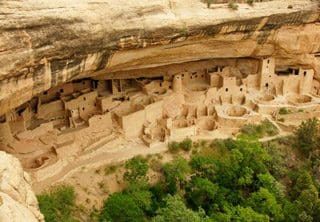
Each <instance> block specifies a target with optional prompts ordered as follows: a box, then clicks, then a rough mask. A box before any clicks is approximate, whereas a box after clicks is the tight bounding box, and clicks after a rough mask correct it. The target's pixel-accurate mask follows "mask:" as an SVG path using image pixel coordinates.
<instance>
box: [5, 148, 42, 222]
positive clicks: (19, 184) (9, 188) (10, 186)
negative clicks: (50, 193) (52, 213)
mask: <svg viewBox="0 0 320 222" xmlns="http://www.w3.org/2000/svg"><path fill="white" fill-rule="evenodd" d="M29 183H30V178H29V175H28V174H27V173H25V172H24V171H23V169H22V167H21V164H20V162H19V161H18V160H17V159H16V158H15V157H13V156H11V155H9V154H6V153H5V152H2V151H0V222H9V221H10V222H22V221H23V222H37V221H44V220H43V216H42V214H41V213H40V211H39V207H38V202H37V199H36V197H35V195H34V193H33V191H32V189H31V186H30V184H29Z"/></svg>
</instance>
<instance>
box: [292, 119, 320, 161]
mask: <svg viewBox="0 0 320 222" xmlns="http://www.w3.org/2000/svg"><path fill="white" fill-rule="evenodd" d="M294 135H295V139H294V141H295V142H294V144H293V146H294V147H295V148H297V149H298V150H299V151H300V153H301V154H302V155H303V156H305V157H307V158H309V159H311V158H317V157H318V156H319V151H320V128H319V120H317V119H315V118H314V119H309V120H307V121H306V122H302V123H301V125H300V126H299V127H298V129H297V130H296V131H295V133H294Z"/></svg>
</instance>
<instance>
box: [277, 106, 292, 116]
mask: <svg viewBox="0 0 320 222" xmlns="http://www.w3.org/2000/svg"><path fill="white" fill-rule="evenodd" d="M278 113H279V114H280V115H286V114H290V113H291V110H288V109H287V108H285V107H282V108H280V109H279V112H278Z"/></svg>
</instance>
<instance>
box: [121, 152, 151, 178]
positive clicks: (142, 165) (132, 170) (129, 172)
mask: <svg viewBox="0 0 320 222" xmlns="http://www.w3.org/2000/svg"><path fill="white" fill-rule="evenodd" d="M125 168H126V172H125V173H124V175H123V177H124V179H125V180H126V181H128V182H129V183H137V182H145V181H147V177H146V175H147V172H148V169H149V165H148V161H147V160H146V159H145V158H143V157H141V156H136V157H134V158H132V159H130V160H128V161H127V162H126V164H125Z"/></svg>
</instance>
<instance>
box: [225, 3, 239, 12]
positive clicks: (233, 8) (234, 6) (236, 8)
mask: <svg viewBox="0 0 320 222" xmlns="http://www.w3.org/2000/svg"><path fill="white" fill-rule="evenodd" d="M228 8H230V9H232V10H238V8H239V6H238V5H237V4H236V3H234V2H230V3H229V4H228Z"/></svg>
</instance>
